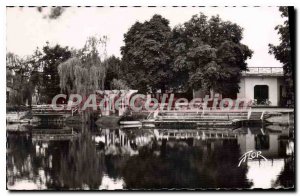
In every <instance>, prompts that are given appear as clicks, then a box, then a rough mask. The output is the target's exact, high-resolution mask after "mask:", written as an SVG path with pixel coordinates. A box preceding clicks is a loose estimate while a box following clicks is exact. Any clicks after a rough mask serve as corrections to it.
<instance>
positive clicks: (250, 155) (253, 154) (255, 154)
mask: <svg viewBox="0 0 300 196" xmlns="http://www.w3.org/2000/svg"><path fill="white" fill-rule="evenodd" d="M260 158H262V159H264V160H265V161H267V159H266V157H264V156H263V155H262V154H261V151H253V150H250V151H248V152H246V153H244V154H243V155H242V156H241V158H240V162H239V165H238V167H239V166H240V165H241V164H242V163H244V162H246V161H247V160H252V159H260Z"/></svg>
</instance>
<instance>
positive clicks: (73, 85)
mask: <svg viewBox="0 0 300 196" xmlns="http://www.w3.org/2000/svg"><path fill="white" fill-rule="evenodd" d="M106 43H107V37H106V36H103V37H100V38H97V37H89V38H88V40H87V41H86V43H85V45H84V47H83V48H82V49H80V50H77V51H74V52H73V57H72V58H70V59H68V60H67V61H65V62H63V63H61V64H60V65H59V66H58V74H59V77H60V88H61V90H62V92H63V93H65V94H67V95H69V94H72V93H76V94H80V95H81V96H82V97H85V96H87V95H89V94H91V93H94V92H95V90H104V83H105V78H106V70H107V63H106V61H105V59H106V58H107V52H106ZM88 116H89V115H88ZM83 117H84V118H87V116H86V115H83ZM86 120H87V119H85V121H86Z"/></svg>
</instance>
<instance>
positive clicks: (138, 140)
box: [93, 129, 153, 155]
mask: <svg viewBox="0 0 300 196" xmlns="http://www.w3.org/2000/svg"><path fill="white" fill-rule="evenodd" d="M129 135H130V134H129V133H127V132H126V131H123V130H121V129H113V130H111V129H101V134H95V135H94V136H93V140H94V141H95V142H96V143H97V144H98V146H99V147H100V148H101V149H103V148H105V153H106V154H114V155H116V154H130V155H133V154H137V153H138V151H137V149H138V147H142V146H145V145H147V144H149V143H150V142H151V141H152V136H153V135H152V134H148V133H147V132H143V131H142V130H136V132H135V134H131V136H129Z"/></svg>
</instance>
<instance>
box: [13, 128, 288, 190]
mask: <svg viewBox="0 0 300 196" xmlns="http://www.w3.org/2000/svg"><path fill="white" fill-rule="evenodd" d="M49 127H51V129H50V128H49ZM250 150H254V151H261V153H262V155H263V156H264V157H265V158H266V159H267V161H265V160H264V159H260V160H258V159H254V160H248V161H246V162H244V163H241V165H240V166H239V167H238V164H239V159H240V157H241V156H242V155H243V154H244V153H246V152H248V151H250ZM293 186H294V140H293V129H291V128H289V127H276V126H269V127H265V128H260V127H252V128H248V127H243V128H239V129H236V130H231V129H203V130H200V129H194V130H192V129H186V130H182V129H179V130H178V129H150V128H149V129H144V128H121V129H103V128H87V127H85V126H82V127H80V126H79V127H70V126H69V127H68V126H65V125H51V126H50V125H39V126H35V127H31V126H21V125H8V126H7V188H8V189H10V190H14V189H18V190H19V189H54V190H55V189H97V190H98V189H161V188H175V189H180V188H197V189H202V188H282V187H284V188H287V187H293Z"/></svg>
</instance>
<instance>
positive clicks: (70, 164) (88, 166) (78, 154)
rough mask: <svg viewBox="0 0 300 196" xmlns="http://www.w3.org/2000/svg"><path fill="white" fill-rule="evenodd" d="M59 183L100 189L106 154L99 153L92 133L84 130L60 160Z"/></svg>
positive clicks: (68, 186) (75, 187)
mask: <svg viewBox="0 0 300 196" xmlns="http://www.w3.org/2000/svg"><path fill="white" fill-rule="evenodd" d="M60 164H61V166H60V170H59V173H58V179H59V183H60V185H61V186H62V188H66V189H70V188H71V189H82V188H90V189H98V188H99V186H100V185H101V181H102V176H103V171H104V154H102V153H97V152H96V147H95V144H94V142H93V141H92V136H91V133H89V132H88V131H83V132H82V133H81V134H80V136H79V138H78V140H76V141H74V142H73V143H71V144H70V147H69V152H68V153H67V154H66V155H64V156H63V157H62V159H61V162H60Z"/></svg>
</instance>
